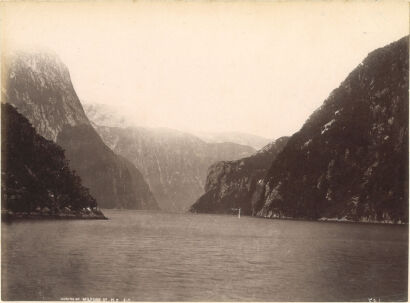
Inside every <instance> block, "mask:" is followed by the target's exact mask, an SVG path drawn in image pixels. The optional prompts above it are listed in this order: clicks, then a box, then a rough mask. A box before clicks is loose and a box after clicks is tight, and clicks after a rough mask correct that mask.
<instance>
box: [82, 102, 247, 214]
mask: <svg viewBox="0 0 410 303" xmlns="http://www.w3.org/2000/svg"><path fill="white" fill-rule="evenodd" d="M107 109H108V107H107V106H101V105H90V104H87V105H85V110H86V113H87V115H88V116H89V118H90V120H91V121H93V124H94V126H95V129H96V130H97V132H98V133H99V134H100V136H101V138H102V139H103V140H104V142H105V144H107V145H108V146H109V147H110V148H111V149H112V150H113V151H114V152H116V153H117V154H119V155H121V156H123V157H125V158H127V159H128V160H130V161H131V162H132V163H133V164H134V165H135V166H136V167H137V168H138V169H139V170H140V171H141V173H142V174H143V176H144V178H145V180H147V182H148V184H149V186H150V188H151V190H152V191H153V193H154V195H155V197H156V199H157V200H158V203H159V205H160V207H161V208H162V209H166V210H172V211H181V210H187V209H188V208H189V207H190V206H191V205H192V204H193V203H194V202H195V200H196V199H197V198H198V196H200V195H201V194H202V193H203V192H204V186H205V180H206V174H207V170H208V167H209V166H210V165H211V164H213V163H215V162H217V161H221V160H235V159H239V158H242V157H245V156H248V155H251V154H252V153H254V152H255V149H254V148H252V147H250V146H246V145H240V144H237V143H231V142H223V143H206V142H204V141H203V140H201V139H200V138H198V137H196V136H194V135H191V134H188V133H185V132H181V131H177V130H172V129H167V128H143V127H112V126H104V125H118V123H117V121H125V120H123V119H121V118H118V116H117V115H115V114H113V112H115V109H113V110H112V111H111V114H110V111H109V110H107ZM100 123H101V124H102V125H99V124H100ZM119 124H120V125H121V123H119ZM123 125H127V124H123Z"/></svg>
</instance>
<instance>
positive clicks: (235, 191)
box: [190, 137, 289, 215]
mask: <svg viewBox="0 0 410 303" xmlns="http://www.w3.org/2000/svg"><path fill="white" fill-rule="evenodd" d="M288 139H289V138H288V137H281V138H279V139H277V140H276V141H274V142H272V143H270V144H268V145H267V146H265V147H264V148H263V149H261V150H260V151H258V152H257V153H255V154H254V155H252V156H250V157H246V158H243V159H240V160H236V161H221V162H217V163H215V164H213V165H212V166H211V167H210V168H209V169H208V176H207V178H206V185H205V194H203V195H202V196H201V197H200V198H199V199H198V200H197V201H196V202H195V204H193V205H192V206H191V209H190V210H191V211H192V212H200V213H231V212H232V208H241V213H242V214H245V215H252V214H253V213H254V205H253V203H254V202H255V201H254V198H255V194H254V192H255V191H256V190H257V188H258V187H259V184H260V182H261V181H262V178H263V177H264V176H265V175H266V173H267V172H268V169H269V167H270V165H271V164H272V162H273V160H274V159H275V158H276V156H277V155H278V154H279V153H280V152H281V151H282V149H283V148H284V147H285V145H286V143H287V141H288Z"/></svg>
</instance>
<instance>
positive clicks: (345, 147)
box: [257, 37, 409, 222]
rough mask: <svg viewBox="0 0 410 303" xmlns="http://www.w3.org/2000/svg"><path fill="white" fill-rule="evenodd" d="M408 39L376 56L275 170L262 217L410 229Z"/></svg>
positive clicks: (315, 117)
mask: <svg viewBox="0 0 410 303" xmlns="http://www.w3.org/2000/svg"><path fill="white" fill-rule="evenodd" d="M408 74H409V70H408V37H405V38H403V39H401V40H399V41H397V42H395V43H392V44H390V45H388V46H386V47H383V48H380V49H377V50H375V51H374V52H372V53H370V54H369V55H368V57H367V58H366V59H365V60H364V61H363V62H362V63H361V64H360V65H359V66H358V67H357V68H356V69H355V70H353V72H352V73H351V74H350V75H349V76H348V77H347V79H346V80H345V81H343V83H342V84H341V85H340V87H339V88H337V89H335V90H334V91H333V92H332V93H331V95H330V96H329V98H328V99H327V100H326V101H325V102H324V104H323V105H322V106H321V107H320V108H319V109H318V110H316V111H315V112H314V113H313V114H312V115H311V116H310V118H309V119H308V120H307V122H306V123H305V124H304V126H303V127H302V129H301V130H300V131H299V132H297V133H296V134H294V135H293V136H292V137H291V138H290V140H289V142H288V144H287V145H286V147H285V148H284V150H283V151H282V152H281V153H280V154H279V155H278V156H277V158H276V160H275V161H274V162H273V164H272V166H271V168H270V170H269V173H268V175H267V177H266V179H265V181H264V183H265V184H264V190H263V191H262V193H261V194H260V196H259V201H258V204H257V208H258V209H259V210H258V213H257V215H258V216H261V217H269V218H275V217H292V218H308V219H320V218H332V219H341V220H354V221H378V222H380V221H385V222H400V221H402V222H403V221H405V222H408V157H409V154H408V123H409V121H408V114H409V113H408V107H409V100H408V90H409V86H408V83H409V82H408V81H409V79H408Z"/></svg>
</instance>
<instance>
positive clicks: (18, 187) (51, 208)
mask: <svg viewBox="0 0 410 303" xmlns="http://www.w3.org/2000/svg"><path fill="white" fill-rule="evenodd" d="M1 132H2V133H1V161H2V162H1V202H2V203H1V206H2V210H7V211H8V212H7V213H6V214H7V215H8V216H10V217H15V216H18V215H20V216H23V217H24V216H29V215H31V216H47V217H49V216H57V217H62V218H64V217H75V218H79V217H83V218H94V219H95V218H100V219H102V218H104V216H103V215H102V213H101V212H99V211H98V210H97V209H96V206H97V203H96V201H95V199H94V198H93V197H92V196H91V195H90V193H89V191H88V189H87V188H85V187H84V186H82V184H81V180H80V178H79V177H78V176H77V175H76V174H75V173H74V172H72V171H71V170H70V168H69V167H68V161H67V160H66V158H65V157H64V151H63V150H62V149H61V148H60V147H59V146H58V145H57V144H55V143H54V142H52V141H49V140H46V139H44V138H43V137H42V136H40V135H38V134H37V133H36V131H35V130H34V128H33V127H32V126H31V124H30V123H29V122H28V120H27V119H26V118H25V117H23V116H22V115H21V114H19V113H18V112H17V111H16V109H15V108H14V107H12V106H11V105H9V104H4V103H2V104H1ZM64 215H67V216H64Z"/></svg>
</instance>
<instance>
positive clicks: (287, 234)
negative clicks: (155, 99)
mask: <svg viewBox="0 0 410 303" xmlns="http://www.w3.org/2000/svg"><path fill="white" fill-rule="evenodd" d="M104 213H105V214H106V215H107V216H108V217H109V218H110V220H108V221H104V220H101V221H100V220H88V221H87V220H83V221H74V220H73V221H52V220H50V221H22V222H13V223H11V224H6V223H2V242H1V243H2V247H1V249H2V251H1V254H2V299H3V300H61V299H64V298H80V300H82V299H83V298H108V299H112V298H118V299H120V300H123V299H126V300H128V299H130V300H133V301H142V300H143V301H165V300H166V301H335V300H337V301H352V300H353V301H354V300H360V301H367V300H368V298H376V299H377V298H380V299H381V300H399V299H402V300H407V271H408V270H407V268H408V227H407V226H391V225H375V224H346V223H326V222H307V221H290V220H266V219H258V218H251V217H242V218H241V219H237V218H236V217H234V216H232V217H231V216H223V215H198V214H170V213H161V212H144V211H116V210H106V211H104Z"/></svg>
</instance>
